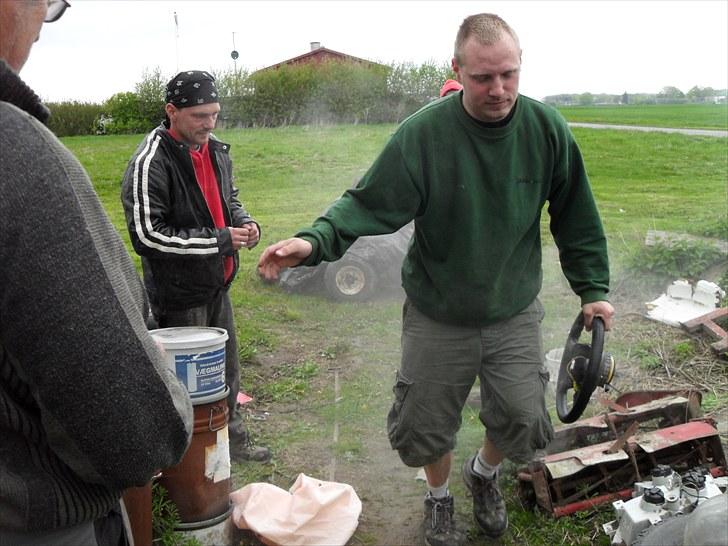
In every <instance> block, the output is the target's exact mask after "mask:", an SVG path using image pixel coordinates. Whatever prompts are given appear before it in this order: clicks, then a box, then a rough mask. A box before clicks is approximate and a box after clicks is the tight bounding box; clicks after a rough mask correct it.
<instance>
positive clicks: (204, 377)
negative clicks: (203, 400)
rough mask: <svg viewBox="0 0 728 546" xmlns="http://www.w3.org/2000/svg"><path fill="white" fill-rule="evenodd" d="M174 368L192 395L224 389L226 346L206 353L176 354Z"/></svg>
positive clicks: (201, 394)
mask: <svg viewBox="0 0 728 546" xmlns="http://www.w3.org/2000/svg"><path fill="white" fill-rule="evenodd" d="M174 368H175V373H176V374H177V377H179V379H180V380H181V381H182V382H183V383H184V384H185V385H186V386H187V390H188V391H189V393H190V396H203V395H208V394H212V393H214V392H216V391H219V390H222V389H224V388H225V347H223V348H221V349H218V350H216V351H209V352H206V353H191V354H181V355H175V357H174Z"/></svg>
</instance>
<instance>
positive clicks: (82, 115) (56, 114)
mask: <svg viewBox="0 0 728 546" xmlns="http://www.w3.org/2000/svg"><path fill="white" fill-rule="evenodd" d="M46 106H47V107H48V109H49V110H50V111H51V118H50V120H49V121H48V128H49V129H50V130H51V131H53V132H54V133H55V135H56V136H58V137H65V136H76V135H93V134H95V133H96V120H97V119H98V118H99V116H100V115H101V113H102V111H103V107H102V106H101V105H100V104H94V103H88V102H76V101H70V102H49V103H46Z"/></svg>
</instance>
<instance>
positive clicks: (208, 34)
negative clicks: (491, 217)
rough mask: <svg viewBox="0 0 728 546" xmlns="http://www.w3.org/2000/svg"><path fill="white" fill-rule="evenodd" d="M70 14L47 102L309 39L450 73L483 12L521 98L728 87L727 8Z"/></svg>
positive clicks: (213, 5)
mask: <svg viewBox="0 0 728 546" xmlns="http://www.w3.org/2000/svg"><path fill="white" fill-rule="evenodd" d="M70 3H71V7H70V8H69V9H68V10H67V11H66V13H65V14H64V16H63V18H61V19H60V20H59V21H57V22H55V23H52V24H46V25H44V27H43V29H42V31H41V35H40V39H39V41H38V42H36V44H35V45H34V47H33V51H32V53H31V56H30V60H29V61H28V62H27V64H26V65H25V67H24V68H23V71H22V76H23V79H24V80H25V81H26V82H27V83H28V84H29V85H30V86H31V87H32V88H33V89H34V90H35V91H36V93H38V94H39V95H40V96H41V98H42V99H43V100H45V101H62V100H79V101H84V102H102V101H104V100H106V99H107V98H109V97H110V96H111V95H113V94H114V93H118V92H121V91H133V90H134V85H135V84H136V83H137V82H139V81H140V80H141V79H142V78H143V75H144V73H145V71H146V72H149V71H152V70H154V69H157V68H158V69H159V70H160V71H161V73H162V75H163V76H164V78H165V79H167V78H169V79H171V78H172V77H173V76H174V75H175V74H176V73H177V72H179V71H181V70H189V69H204V70H213V71H217V72H221V71H225V70H228V69H232V68H233V67H235V66H237V67H238V68H242V69H246V70H248V71H254V70H257V69H260V68H264V67H266V66H269V65H272V64H275V63H277V62H280V61H283V60H286V59H289V58H292V57H296V56H298V55H302V54H304V53H306V52H308V51H310V48H311V46H310V43H311V42H320V44H321V45H322V46H323V47H327V48H329V49H333V50H335V51H339V52H342V53H346V54H349V55H354V56H356V57H362V58H365V59H368V60H371V61H375V62H380V63H384V64H389V63H414V64H422V63H426V62H434V63H437V64H440V63H443V64H449V63H450V59H451V58H452V50H453V43H454V40H455V35H456V33H457V29H458V27H459V26H460V23H461V22H462V20H463V19H464V18H465V17H467V16H468V15H472V14H474V13H480V12H491V13H497V14H498V15H500V16H501V17H502V18H504V19H505V20H506V21H507V22H508V23H509V24H510V25H511V27H513V28H514V29H515V30H516V32H517V33H518V35H519V38H520V42H521V47H522V50H523V55H522V73H521V86H520V91H521V93H522V94H525V95H529V96H531V97H534V98H537V99H542V98H543V97H545V96H548V95H555V94H559V93H584V92H591V93H612V94H621V93H624V92H625V91H626V92H629V93H658V92H659V91H660V90H661V89H662V88H663V87H665V86H674V87H677V88H678V89H680V90H681V91H683V92H687V91H688V90H689V89H690V88H692V87H693V86H696V85H697V86H700V87H713V88H714V89H725V88H727V87H728V0H695V1H693V0H667V1H665V0H662V1H660V0H647V1H643V0H633V1H627V0H624V1H622V0H609V1H596V0H593V1H592V0H583V1H576V0H571V1H550V0H537V1H531V0H515V1H513V0H512V1H508V2H503V1H493V2H488V1H479V2H473V1H448V0H404V1H400V0H365V1H357V0H338V1H337V0H324V1H314V0H265V1H256V0H227V1H217V0H70ZM175 13H176V15H177V17H176V21H175ZM233 48H234V49H235V50H237V51H238V52H239V55H240V56H239V58H238V59H237V61H233V59H232V58H231V52H232V50H233Z"/></svg>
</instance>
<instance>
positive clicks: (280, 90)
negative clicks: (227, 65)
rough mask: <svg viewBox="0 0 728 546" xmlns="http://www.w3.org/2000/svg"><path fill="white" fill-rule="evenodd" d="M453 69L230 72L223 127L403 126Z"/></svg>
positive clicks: (336, 64)
mask: <svg viewBox="0 0 728 546" xmlns="http://www.w3.org/2000/svg"><path fill="white" fill-rule="evenodd" d="M451 76H452V73H451V71H450V69H449V67H447V66H445V65H443V66H439V67H438V66H436V65H434V64H431V63H430V64H424V65H421V66H416V65H412V64H402V65H391V66H386V65H379V64H358V63H350V62H341V61H327V62H323V63H321V64H298V65H283V66H281V67H280V68H278V69H275V70H274V69H268V70H263V71H258V72H256V73H254V74H250V75H248V74H247V73H245V72H241V71H238V72H234V71H230V72H227V73H223V74H221V75H219V76H218V78H217V87H218V90H219V91H220V96H221V103H222V104H221V106H222V114H221V121H222V125H224V126H226V127H231V126H244V127H251V126H279V125H304V124H322V123H326V124H337V123H391V122H398V121H401V120H402V119H403V118H404V117H406V116H408V115H410V114H411V113H413V112H415V111H416V110H417V109H419V108H421V107H422V106H424V105H425V104H427V103H428V102H430V101H431V100H433V99H435V98H437V97H438V96H439V90H440V86H441V85H442V84H443V82H444V81H445V80H446V79H447V78H449V77H451Z"/></svg>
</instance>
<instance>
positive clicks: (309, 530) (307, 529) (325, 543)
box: [230, 473, 361, 546]
mask: <svg viewBox="0 0 728 546" xmlns="http://www.w3.org/2000/svg"><path fill="white" fill-rule="evenodd" d="M230 500H231V501H232V503H233V513H232V520H233V523H234V524H235V526H236V527H238V528H239V529H250V530H251V531H253V532H254V533H256V534H257V535H258V536H259V538H261V540H263V539H264V540H263V542H265V543H266V544H269V545H271V546H273V545H276V546H336V545H341V546H344V545H345V544H346V542H347V541H348V540H349V539H350V538H351V536H352V535H353V534H354V531H356V527H357V525H358V524H359V515H360V514H361V501H360V500H359V497H358V496H357V494H356V492H355V491H354V488H353V487H352V486H350V485H348V484H345V483H336V482H325V481H321V480H317V479H316V478H311V477H309V476H306V475H305V474H303V473H301V474H299V475H298V477H297V478H296V481H295V483H294V484H293V485H292V486H291V488H290V489H289V490H288V491H285V490H284V489H281V488H280V487H277V486H275V485H272V484H269V483H251V484H248V485H246V486H245V487H243V488H241V489H238V490H237V491H234V492H233V493H231V494H230Z"/></svg>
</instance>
